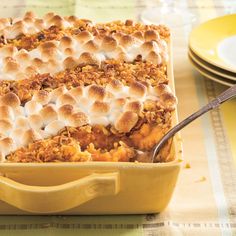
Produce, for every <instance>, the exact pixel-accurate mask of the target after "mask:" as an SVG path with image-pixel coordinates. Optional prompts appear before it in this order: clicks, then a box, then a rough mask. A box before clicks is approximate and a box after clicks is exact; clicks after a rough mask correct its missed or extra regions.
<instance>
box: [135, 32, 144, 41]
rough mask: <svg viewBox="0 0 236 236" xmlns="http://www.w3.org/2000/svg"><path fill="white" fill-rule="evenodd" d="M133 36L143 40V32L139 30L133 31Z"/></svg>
mask: <svg viewBox="0 0 236 236" xmlns="http://www.w3.org/2000/svg"><path fill="white" fill-rule="evenodd" d="M133 36H134V37H135V38H137V39H139V40H141V41H143V38H144V36H143V33H142V32H141V31H136V32H135V33H133Z"/></svg>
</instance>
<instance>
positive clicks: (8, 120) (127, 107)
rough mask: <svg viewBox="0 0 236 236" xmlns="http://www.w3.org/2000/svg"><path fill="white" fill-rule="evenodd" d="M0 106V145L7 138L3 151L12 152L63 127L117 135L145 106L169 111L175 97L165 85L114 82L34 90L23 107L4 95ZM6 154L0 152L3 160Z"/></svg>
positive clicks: (128, 128)
mask: <svg viewBox="0 0 236 236" xmlns="http://www.w3.org/2000/svg"><path fill="white" fill-rule="evenodd" d="M0 103H1V104H0V115H1V117H4V118H2V119H1V120H0V143H1V140H2V139H5V138H9V139H11V142H12V143H13V144H12V145H10V148H9V149H6V150H8V151H14V150H16V149H17V148H19V147H21V146H26V145H28V144H29V143H31V142H34V141H36V140H38V139H43V138H47V137H50V136H52V135H56V134H57V133H58V132H59V131H60V130H61V129H63V128H64V127H66V126H72V127H80V126H84V125H87V124H89V125H104V126H107V125H111V126H114V128H115V129H116V130H117V131H118V132H120V133H127V132H130V131H131V130H132V128H133V127H134V126H135V125H136V123H137V122H138V119H139V117H142V112H143V111H144V109H146V107H149V108H150V107H153V109H155V106H156V104H157V103H158V104H162V105H163V107H165V108H166V109H173V108H174V106H175V104H176V98H175V96H174V95H173V94H172V93H171V91H170V88H169V86H168V85H158V86H157V87H155V88H153V87H151V86H149V85H148V84H145V83H140V82H134V83H132V84H130V86H125V85H123V84H122V83H120V82H119V81H117V80H115V79H114V80H112V81H110V83H109V84H107V85H106V86H105V87H101V86H98V85H89V86H79V87H75V88H72V89H70V90H67V89H66V88H65V87H60V88H57V89H54V90H52V91H51V92H46V91H38V92H36V93H35V94H34V96H33V97H32V100H30V101H28V102H27V103H25V105H24V106H21V105H20V101H19V98H18V96H17V95H15V94H14V93H8V94H6V95H4V96H2V97H0ZM4 142H5V141H4ZM0 146H1V144H0ZM8 151H1V150H0V153H1V155H2V157H3V158H4V155H8V154H9V152H8Z"/></svg>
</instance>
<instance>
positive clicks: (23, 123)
mask: <svg viewBox="0 0 236 236" xmlns="http://www.w3.org/2000/svg"><path fill="white" fill-rule="evenodd" d="M15 127H16V128H20V129H29V128H30V125H29V121H28V119H27V118H26V117H25V116H18V117H17V118H16V120H15Z"/></svg>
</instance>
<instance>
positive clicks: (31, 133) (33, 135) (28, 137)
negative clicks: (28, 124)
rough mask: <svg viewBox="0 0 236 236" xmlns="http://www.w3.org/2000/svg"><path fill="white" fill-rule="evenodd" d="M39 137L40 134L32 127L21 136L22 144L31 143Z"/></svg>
mask: <svg viewBox="0 0 236 236" xmlns="http://www.w3.org/2000/svg"><path fill="white" fill-rule="evenodd" d="M39 139H41V136H40V134H39V133H38V132H36V131H35V130H33V129H28V130H26V131H25V132H24V134H23V136H22V145H23V146H27V145H28V144H30V143H33V142H34V141H36V140H39Z"/></svg>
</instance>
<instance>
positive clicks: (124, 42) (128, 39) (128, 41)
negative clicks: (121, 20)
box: [120, 35, 134, 48]
mask: <svg viewBox="0 0 236 236" xmlns="http://www.w3.org/2000/svg"><path fill="white" fill-rule="evenodd" d="M133 43H134V38H133V37H132V36H130V35H124V36H122V38H121V39H120V45H121V46H122V47H124V48H127V47H130V46H131V45H132V44H133Z"/></svg>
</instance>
